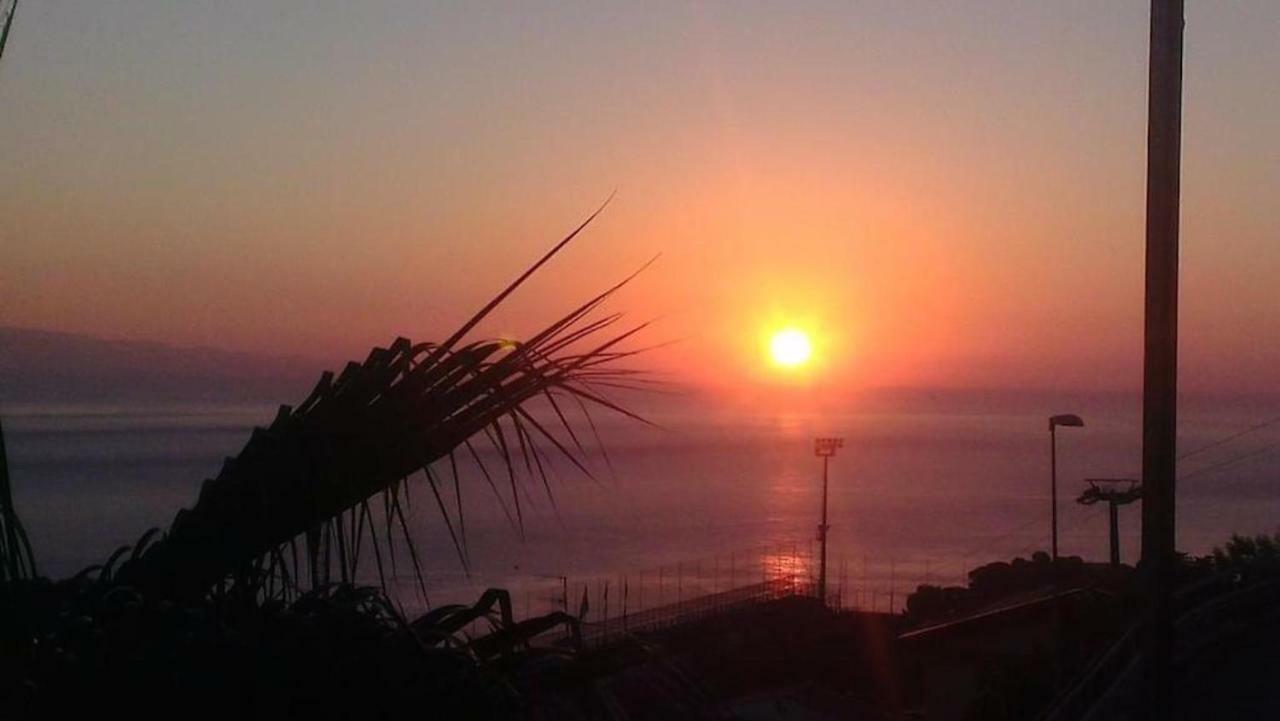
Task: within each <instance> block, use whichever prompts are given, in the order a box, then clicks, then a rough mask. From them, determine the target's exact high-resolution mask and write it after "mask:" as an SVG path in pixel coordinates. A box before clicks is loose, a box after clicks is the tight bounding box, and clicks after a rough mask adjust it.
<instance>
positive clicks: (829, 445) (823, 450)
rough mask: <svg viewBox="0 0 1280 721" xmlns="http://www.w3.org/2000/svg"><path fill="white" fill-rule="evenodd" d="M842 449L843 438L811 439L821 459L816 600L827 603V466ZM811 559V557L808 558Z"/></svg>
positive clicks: (814, 452)
mask: <svg viewBox="0 0 1280 721" xmlns="http://www.w3.org/2000/svg"><path fill="white" fill-rule="evenodd" d="M842 447H844V439H843V438H815V439H813V454H814V455H815V456H818V457H819V458H821V459H822V523H820V524H818V541H819V543H821V546H822V548H821V551H820V553H821V556H820V559H821V560H819V561H818V599H819V600H821V601H822V603H823V604H824V605H825V604H826V603H827V531H828V530H829V529H830V528H831V527H830V526H828V525H827V466H828V465H829V464H828V462H829V461H830V460H831V457H832V456H834V455H835V454H836V451H837V450H839V449H840V448H842ZM810 558H812V556H810Z"/></svg>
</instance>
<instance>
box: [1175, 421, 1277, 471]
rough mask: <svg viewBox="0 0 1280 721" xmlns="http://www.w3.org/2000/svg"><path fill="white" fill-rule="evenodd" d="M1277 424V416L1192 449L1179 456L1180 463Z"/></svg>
mask: <svg viewBox="0 0 1280 721" xmlns="http://www.w3.org/2000/svg"><path fill="white" fill-rule="evenodd" d="M1277 423H1280V416H1276V417H1275V418H1272V419H1271V420H1268V421H1263V422H1261V423H1258V424H1256V425H1252V426H1249V427H1248V428H1245V429H1243V430H1241V431H1237V432H1235V433H1232V434H1231V435H1229V436H1227V437H1226V438H1219V439H1218V440H1216V441H1213V442H1212V443H1206V444H1205V445H1203V446H1200V447H1199V448H1195V449H1192V450H1190V451H1187V452H1186V453H1183V454H1181V455H1179V456H1178V460H1180V461H1181V460H1184V459H1187V458H1190V457H1192V456H1194V455H1198V454H1200V453H1204V452H1205V451H1207V450H1210V449H1213V448H1217V447H1218V446H1221V445H1223V444H1226V443H1230V442H1231V441H1234V440H1235V439H1237V438H1239V437H1241V436H1246V435H1248V434H1250V433H1253V432H1255V431H1260V430H1262V429H1263V428H1267V427H1269V426H1274V425H1275V424H1277Z"/></svg>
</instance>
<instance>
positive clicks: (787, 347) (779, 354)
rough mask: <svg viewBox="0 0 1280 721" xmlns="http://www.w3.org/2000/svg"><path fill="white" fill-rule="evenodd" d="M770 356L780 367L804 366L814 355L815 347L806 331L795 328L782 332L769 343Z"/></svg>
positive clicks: (776, 334) (775, 335)
mask: <svg viewBox="0 0 1280 721" xmlns="http://www.w3.org/2000/svg"><path fill="white" fill-rule="evenodd" d="M769 354H770V355H771V356H772V357H773V361H774V362H775V363H777V364H778V365H780V366H787V367H793V366H798V365H802V364H804V363H805V362H806V361H808V360H809V356H810V355H812V354H813V345H812V344H811V343H809V336H808V335H806V334H805V332H804V331H801V330H796V329H794V328H787V329H786V330H780V331H778V332H777V333H775V334H774V335H773V340H771V341H770V342H769Z"/></svg>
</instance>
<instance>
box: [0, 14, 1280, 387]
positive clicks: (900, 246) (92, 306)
mask: <svg viewBox="0 0 1280 721" xmlns="http://www.w3.org/2000/svg"><path fill="white" fill-rule="evenodd" d="M1187 15H1188V26H1187V33H1186V86H1185V115H1184V165H1183V167H1184V178H1183V189H1184V194H1183V229H1184V231H1183V296H1182V297H1183V323H1182V333H1183V345H1182V347H1183V378H1184V382H1185V384H1186V385H1187V386H1188V387H1190V388H1193V389H1199V390H1211V391H1225V392H1250V391H1259V390H1263V391H1271V392H1276V391H1280V312H1278V310H1280V309H1278V308H1277V298H1278V297H1280V295H1278V294H1277V279H1280V243H1278V242H1277V241H1280V232H1278V231H1280V202H1277V198H1280V133H1277V132H1276V130H1277V129H1278V128H1280V43H1277V42H1276V38H1278V37H1280V4H1277V3H1274V2H1270V1H1268V0H1255V1H1254V2H1230V3H1228V2H1192V3H1189V7H1188V10H1187ZM1147 31H1148V26H1147V3H1146V2H1142V1H1137V0H1134V1H1129V2H1115V1H1114V0H1107V1H1104V2H1052V3H1051V2H976V1H975V2H963V3H962V2H953V3H926V2H903V1H901V0H886V1H885V2H830V3H822V2H811V3H789V2H773V3H750V2H724V3H709V2H703V3H660V2H643V3H635V2H632V3H622V2H619V3H600V2H593V3H568V2H562V3H538V2H528V3H514V2H513V3H503V4H488V3H479V2H466V3H461V2H460V3H451V4H445V5H434V4H430V3H424V2H421V1H420V0H399V1H390V0H387V1H382V2H366V3H348V2H309V3H301V2H290V3H286V2H261V1H259V0H235V1H231V0H220V1H218V2H212V1H204V2H182V3H176V2H170V1H169V0H113V1H103V0H96V1H94V2H87V1H85V2H60V1H58V0H42V1H41V2H27V3H25V4H24V5H23V6H22V7H21V8H20V11H19V14H18V18H17V21H16V23H15V27H14V33H13V36H12V37H11V40H10V44H9V48H8V51H7V53H6V55H5V58H4V60H3V62H2V63H0V158H3V161H4V162H3V165H2V166H0V325H15V326H26V327H37V328H48V329H58V330H66V331H76V332H85V333H91V334H94V335H98V336H104V337H110V338H133V339H150V340H162V341H167V342H172V343H179V344H200V345H212V346H218V347H223V348H228V349H236V350H247V351H255V352H268V353H301V354H306V355H313V356H320V357H325V358H333V359H338V358H343V357H360V356H362V355H363V353H364V350H365V349H366V348H367V346H369V345H372V344H374V343H385V342H386V341H387V340H389V339H390V338H391V337H393V336H394V335H396V334H404V335H410V336H412V337H415V338H416V337H432V336H440V335H443V334H444V333H445V332H446V331H447V330H448V329H449V328H450V326H452V325H455V324H457V323H458V322H460V321H461V320H462V319H464V318H465V317H466V315H467V314H468V312H469V311H471V310H473V309H474V308H476V307H477V306H479V305H480V304H481V303H482V302H483V301H484V300H485V299H486V298H487V296H489V295H491V294H492V293H493V292H495V291H496V290H497V289H499V288H500V287H501V285H502V284H503V283H504V282H505V281H506V280H508V279H510V278H511V277H513V276H514V275H515V274H517V273H518V272H519V271H520V270H521V269H522V267H523V266H524V265H526V264H527V263H528V262H530V261H531V260H532V259H534V258H535V257H537V255H539V254H540V253H541V252H542V251H543V250H544V249H545V248H546V247H547V246H549V244H551V243H552V242H554V241H555V240H556V239H558V238H559V237H560V236H561V235H563V233H565V232H566V231H567V230H569V229H571V228H572V227H573V226H574V225H576V223H577V222H578V221H580V220H581V219H582V218H583V217H584V216H585V215H587V214H588V213H589V212H590V211H591V210H593V209H594V208H595V206H597V205H598V204H599V203H600V202H601V201H602V200H603V199H604V198H605V197H606V196H608V194H609V193H610V192H611V191H613V190H614V189H617V196H616V198H615V200H614V201H613V203H612V204H611V205H610V206H609V208H608V210H607V211H606V212H605V213H604V214H603V215H602V216H601V218H600V219H599V221H598V223H597V224H596V225H595V226H594V227H593V228H592V229H591V230H590V231H589V232H588V233H587V234H586V235H585V236H584V237H583V239H582V242H580V243H578V244H577V245H575V246H574V247H572V248H571V249H570V250H569V252H568V253H567V254H566V255H565V256H564V258H563V259H562V260H560V261H558V262H557V263H556V264H554V265H553V266H551V267H549V268H548V269H547V271H546V272H545V273H543V274H542V275H541V277H539V278H538V279H537V281H536V282H534V283H533V284H531V285H530V286H529V287H528V288H527V289H526V290H524V291H523V292H522V293H521V294H520V295H519V296H518V297H516V298H515V299H514V300H515V302H514V303H513V304H512V305H511V306H509V307H508V308H507V309H506V311H505V312H503V313H501V314H500V315H499V320H498V321H496V322H495V323H493V324H490V326H489V327H488V328H487V332H490V333H499V332H501V333H515V334H519V333H525V332H528V331H529V330H530V329H532V328H533V327H534V326H536V325H537V324H538V323H539V322H540V321H544V320H547V319H550V318H551V317H552V316H553V315H554V314H555V313H557V312H559V311H561V310H564V309H566V308H567V307H568V306H570V304H572V303H573V302H575V301H577V300H580V299H582V298H583V297H585V296H586V295H587V294H589V293H591V292H593V291H595V290H596V289H598V288H600V287H601V286H602V285H603V284H605V283H607V282H609V281H611V280H613V279H615V278H617V277H620V276H622V275H624V274H625V273H627V272H629V271H631V270H632V269H634V268H635V267H637V266H638V265H640V264H641V263H643V262H644V261H645V260H646V259H648V258H649V257H650V256H652V255H654V254H656V253H659V252H660V253H662V258H661V260H660V261H659V262H658V263H657V264H656V265H655V266H654V267H653V268H652V269H650V270H649V271H648V272H646V273H645V274H644V275H643V276H642V277H641V278H640V279H639V280H638V281H637V283H636V285H635V286H634V287H633V288H630V289H629V290H628V291H627V292H626V293H625V294H624V295H623V296H622V297H621V298H620V299H619V301H618V304H617V305H618V307H620V308H622V309H625V310H627V311H628V312H629V314H630V316H631V317H634V318H635V319H637V320H644V319H650V318H657V319H659V321H660V322H659V323H658V325H657V326H656V327H655V329H654V330H653V331H651V333H650V336H649V337H650V338H651V339H653V340H668V339H680V340H681V342H680V343H678V344H676V345H675V346H673V347H672V348H669V349H665V350H662V351H660V352H656V353H654V354H653V355H652V356H651V360H650V364H651V365H652V366H653V367H655V368H658V369H661V370H664V371H670V372H672V373H674V374H676V376H677V377H680V378H682V379H685V380H689V381H691V382H695V383H703V384H711V385H721V386H728V387H733V388H739V389H740V388H751V387H755V386H756V385H757V384H758V383H772V382H774V381H776V380H777V379H778V378H779V377H780V376H779V374H778V373H777V372H775V371H771V370H769V369H768V367H767V365H766V364H765V362H764V361H763V355H762V352H761V348H762V334H765V333H766V332H767V331H768V330H769V329H770V328H773V327H775V326H777V325H781V324H792V323H794V324H800V325H803V326H806V327H809V328H811V329H812V330H813V332H814V336H815V342H816V345H817V351H818V359H817V362H816V363H815V365H814V366H813V367H812V368H810V369H809V370H808V371H806V374H805V375H806V377H805V379H804V380H805V381H806V382H809V383H816V384H821V385H823V386H826V387H830V388H863V387H877V386H930V387H1011V388H1024V387H1038V388H1090V389H1093V388H1101V389H1131V388H1136V387H1137V385H1138V383H1139V368H1140V357H1141V297H1142V248H1143V198H1144V187H1143V183H1144V172H1145V165H1144V163H1145V160H1144V158H1145V113H1146V68H1147V65H1146V57H1147V55H1146V53H1147V50H1146V41H1147Z"/></svg>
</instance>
